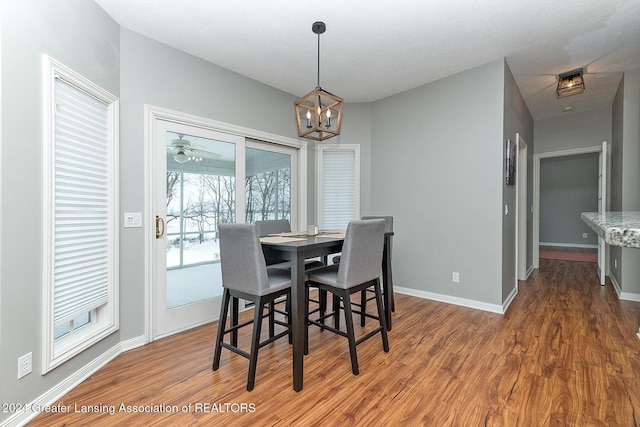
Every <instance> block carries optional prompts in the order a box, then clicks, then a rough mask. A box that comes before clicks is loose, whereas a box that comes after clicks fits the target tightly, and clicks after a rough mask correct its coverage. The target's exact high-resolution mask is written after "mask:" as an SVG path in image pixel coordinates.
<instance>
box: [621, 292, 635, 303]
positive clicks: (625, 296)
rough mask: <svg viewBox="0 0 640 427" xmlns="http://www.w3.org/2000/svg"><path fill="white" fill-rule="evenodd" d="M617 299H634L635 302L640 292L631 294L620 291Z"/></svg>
mask: <svg viewBox="0 0 640 427" xmlns="http://www.w3.org/2000/svg"><path fill="white" fill-rule="evenodd" d="M618 298H619V299H621V300H625V301H635V302H640V294H632V293H629V292H620V295H619V296H618Z"/></svg>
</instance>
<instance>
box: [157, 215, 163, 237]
mask: <svg viewBox="0 0 640 427" xmlns="http://www.w3.org/2000/svg"><path fill="white" fill-rule="evenodd" d="M162 236H164V218H162V217H160V216H158V215H156V239H159V238H161V237H162Z"/></svg>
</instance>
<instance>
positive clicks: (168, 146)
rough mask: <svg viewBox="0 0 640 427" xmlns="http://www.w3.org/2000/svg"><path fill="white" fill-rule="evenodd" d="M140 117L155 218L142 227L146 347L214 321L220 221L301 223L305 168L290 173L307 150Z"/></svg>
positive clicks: (167, 115)
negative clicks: (144, 120) (144, 124)
mask: <svg viewBox="0 0 640 427" xmlns="http://www.w3.org/2000/svg"><path fill="white" fill-rule="evenodd" d="M147 119H148V121H147V135H146V143H147V145H146V148H147V149H148V150H147V153H146V155H145V158H146V159H147V162H148V164H147V173H146V181H145V189H147V190H148V191H145V194H147V195H149V196H148V197H146V198H145V207H146V208H147V209H146V210H147V214H146V216H147V218H149V217H150V218H155V224H153V226H152V227H146V229H145V236H146V238H147V239H148V240H147V242H148V244H147V245H146V246H145V252H146V256H145V259H146V260H149V264H148V265H147V268H146V274H145V289H146V293H147V298H146V301H147V304H146V307H145V311H146V322H145V336H146V340H147V342H150V341H153V340H154V339H156V338H161V337H164V336H167V335H170V334H173V333H176V332H180V331H183V330H186V329H189V328H192V327H195V326H198V325H201V324H204V323H208V322H211V321H213V320H215V319H216V318H217V317H218V315H219V312H220V300H221V295H222V274H221V268H220V255H219V242H218V236H217V225H218V224H219V223H231V222H254V221H255V220H262V219H288V220H289V221H290V222H291V224H292V228H293V227H298V224H299V223H300V224H304V226H306V210H302V209H300V206H301V205H303V206H306V195H305V193H303V192H302V191H300V183H299V181H300V177H301V176H305V175H306V170H303V169H304V168H299V167H298V165H299V164H300V163H301V158H304V159H305V163H306V150H305V149H304V147H303V146H301V145H300V144H299V143H298V142H297V141H294V140H289V139H287V138H284V137H278V136H275V135H270V134H264V133H259V132H256V131H252V130H250V129H245V128H239V127H233V126H230V125H224V124H221V123H219V122H214V121H210V120H207V119H200V118H194V117H193V116H188V115H184V114H181V113H176V112H168V111H166V110H160V109H155V108H153V107H147ZM230 130H231V131H230ZM251 136H254V138H250V137H251ZM255 137H260V138H261V139H260V140H258V139H257V138H255ZM265 139H266V140H267V141H265ZM304 182H306V180H305V181H304ZM301 199H302V200H301ZM301 202H303V203H301ZM294 229H297V228H294Z"/></svg>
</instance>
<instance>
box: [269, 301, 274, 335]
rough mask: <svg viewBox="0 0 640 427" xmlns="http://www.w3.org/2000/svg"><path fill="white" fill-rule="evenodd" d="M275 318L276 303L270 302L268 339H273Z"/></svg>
mask: <svg viewBox="0 0 640 427" xmlns="http://www.w3.org/2000/svg"><path fill="white" fill-rule="evenodd" d="M275 318H276V303H275V301H271V302H270V303H269V338H273V336H274V335H275V334H276V327H275V323H274V321H275Z"/></svg>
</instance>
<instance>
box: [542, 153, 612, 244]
mask: <svg viewBox="0 0 640 427" xmlns="http://www.w3.org/2000/svg"><path fill="white" fill-rule="evenodd" d="M598 160H599V153H589V154H579V155H575V156H564V157H552V158H547V159H540V243H541V244H543V243H551V244H560V245H576V246H580V245H592V246H594V247H596V246H597V244H598V235H597V234H596V233H595V232H594V231H593V230H592V229H591V228H590V227H589V226H588V225H587V224H586V223H585V222H584V221H582V219H581V218H580V214H581V213H582V212H596V211H597V210H598V163H599V162H598ZM583 233H587V236H588V237H587V238H586V239H585V238H583V237H582V234H583Z"/></svg>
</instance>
